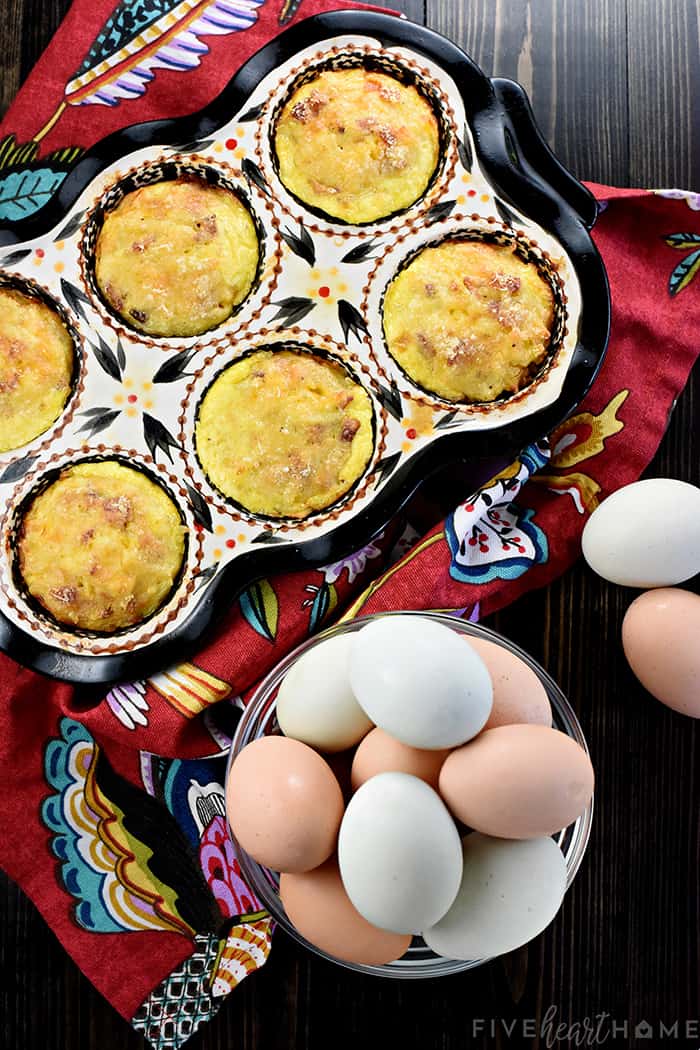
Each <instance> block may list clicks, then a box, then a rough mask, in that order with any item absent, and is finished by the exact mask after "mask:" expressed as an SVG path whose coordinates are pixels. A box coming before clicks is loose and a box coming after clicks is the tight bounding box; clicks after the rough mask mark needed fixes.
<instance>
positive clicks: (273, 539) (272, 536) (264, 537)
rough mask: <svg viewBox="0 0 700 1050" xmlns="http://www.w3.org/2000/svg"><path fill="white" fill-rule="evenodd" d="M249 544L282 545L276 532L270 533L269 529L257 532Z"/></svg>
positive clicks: (281, 540)
mask: <svg viewBox="0 0 700 1050" xmlns="http://www.w3.org/2000/svg"><path fill="white" fill-rule="evenodd" d="M250 542H251V543H264V544H270V543H282V542H283V539H282V537H281V536H278V535H277V533H276V532H271V531H270V529H263V531H262V532H259V533H258V534H257V536H254V537H253V539H252V540H251V541H250Z"/></svg>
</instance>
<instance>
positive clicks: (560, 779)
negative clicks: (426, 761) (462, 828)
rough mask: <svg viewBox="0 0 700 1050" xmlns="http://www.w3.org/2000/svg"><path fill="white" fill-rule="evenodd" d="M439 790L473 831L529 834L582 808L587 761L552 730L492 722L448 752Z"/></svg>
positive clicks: (588, 782) (589, 777)
mask: <svg viewBox="0 0 700 1050" xmlns="http://www.w3.org/2000/svg"><path fill="white" fill-rule="evenodd" d="M440 794H441V795H442V797H443V799H444V800H445V802H446V803H447V805H448V806H449V807H450V809H451V810H452V813H453V814H454V816H456V817H458V818H459V820H461V821H463V822H464V823H465V824H467V825H469V827H471V828H474V829H475V830H476V831H482V832H483V833H484V834H486V835H496V836H498V837H499V838H507V839H529V838H535V837H536V836H538V835H552V834H553V833H554V832H555V831H559V830H561V828H565V827H567V826H568V825H569V824H571V822H572V821H574V820H576V818H577V817H578V816H580V815H581V813H583V811H584V810H585V808H586V806H587V805H588V803H589V802H590V800H591V797H592V795H593V767H592V766H591V761H590V759H589V757H588V755H587V754H586V752H585V751H584V750H583V748H582V747H580V746H579V745H578V744H577V743H576V741H575V740H572V739H571V738H570V737H568V736H566V735H565V734H564V733H560V732H559V730H558V729H550V728H548V727H547V726H537V725H515V726H498V727H497V728H496V729H487V730H485V731H484V732H483V733H481V734H480V735H479V736H478V737H476V738H475V739H474V740H470V741H469V743H467V744H464V746H463V747H459V748H457V750H456V751H453V752H452V754H450V755H448V757H447V758H446V759H445V763H444V765H443V767H442V770H441V772H440Z"/></svg>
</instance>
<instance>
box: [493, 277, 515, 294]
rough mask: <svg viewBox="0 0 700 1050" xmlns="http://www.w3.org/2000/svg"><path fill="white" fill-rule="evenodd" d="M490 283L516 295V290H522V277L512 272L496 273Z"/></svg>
mask: <svg viewBox="0 0 700 1050" xmlns="http://www.w3.org/2000/svg"><path fill="white" fill-rule="evenodd" d="M489 283H490V284H492V285H493V287H494V288H499V289H500V290H501V291H502V292H510V294H511V295H515V293H516V292H519V291H520V278H519V277H515V276H513V275H512V274H508V273H494V274H492V276H491V280H490V282H489Z"/></svg>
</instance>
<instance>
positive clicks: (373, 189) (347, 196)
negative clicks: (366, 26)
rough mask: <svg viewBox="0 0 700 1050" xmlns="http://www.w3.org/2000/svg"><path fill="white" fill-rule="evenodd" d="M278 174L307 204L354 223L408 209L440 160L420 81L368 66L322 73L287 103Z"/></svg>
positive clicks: (277, 142)
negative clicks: (409, 82) (418, 85)
mask: <svg viewBox="0 0 700 1050" xmlns="http://www.w3.org/2000/svg"><path fill="white" fill-rule="evenodd" d="M274 148H275V153H276V155H277V161H278V164H279V176H280V179H281V181H282V182H283V184H284V185H285V186H286V187H287V189H288V190H289V191H290V192H291V193H293V194H294V196H295V197H297V198H298V199H299V200H300V201H302V202H303V203H304V204H308V205H310V206H311V207H314V208H318V209H321V210H322V211H324V212H325V213H326V214H327V215H331V216H333V217H334V218H337V219H343V220H344V221H345V222H348V223H363V222H373V221H375V220H376V219H381V218H384V217H385V216H387V215H391V214H393V212H396V211H401V210H402V209H404V208H408V207H409V206H410V205H411V204H413V203H414V201H416V200H417V199H418V198H419V197H420V196H421V194H422V193H423V192H424V191H425V189H426V187H427V186H428V183H429V182H430V180H431V178H432V177H433V174H434V172H435V169H436V168H437V165H438V160H439V134H438V123H437V120H436V118H435V114H434V112H433V109H432V107H431V105H430V103H429V102H428V101H427V100H426V99H425V98H424V97H423V96H422V95H421V94H420V93H419V92H418V91H417V90H416V88H415V87H412V86H410V85H406V84H402V83H401V82H400V81H399V80H397V79H396V78H395V77H391V76H388V75H387V74H385V73H376V72H372V71H370V70H368V69H364V68H357V69H338V70H330V69H329V70H326V71H324V72H322V73H319V75H318V76H317V77H315V78H314V79H313V80H310V81H308V82H307V83H305V84H302V85H301V87H299V88H297V90H296V91H295V92H294V93H293V94H292V96H291V97H290V98H289V100H288V101H287V103H286V104H285V105H284V107H283V109H282V111H281V113H280V115H279V118H278V120H277V124H276V127H275V134H274Z"/></svg>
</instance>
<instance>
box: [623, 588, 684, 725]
mask: <svg viewBox="0 0 700 1050" xmlns="http://www.w3.org/2000/svg"><path fill="white" fill-rule="evenodd" d="M622 645H623V648H624V650H625V656H626V657H627V662H628V663H629V665H630V667H631V668H632V670H633V672H634V674H635V675H636V676H637V678H638V679H639V681H640V682H641V683H642V685H643V686H644V688H645V689H647V690H648V691H649V692H650V693H651V695H652V696H654V697H656V699H657V700H660V701H661V703H662V704H666V706H667V707H671V708H673V710H674V711H679V712H680V714H682V715H689V716H690V717H691V718H700V595H697V594H693V593H692V592H691V591H685V590H682V589H681V588H680V587H677V588H672V587H669V588H666V587H663V588H659V589H658V590H654V591H647V592H646V594H642V595H640V596H639V598H637V599H636V600H635V601H633V602H632V604H631V605H630V607H629V609H628V610H627V612H626V613H625V618H624V620H623V622H622Z"/></svg>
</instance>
